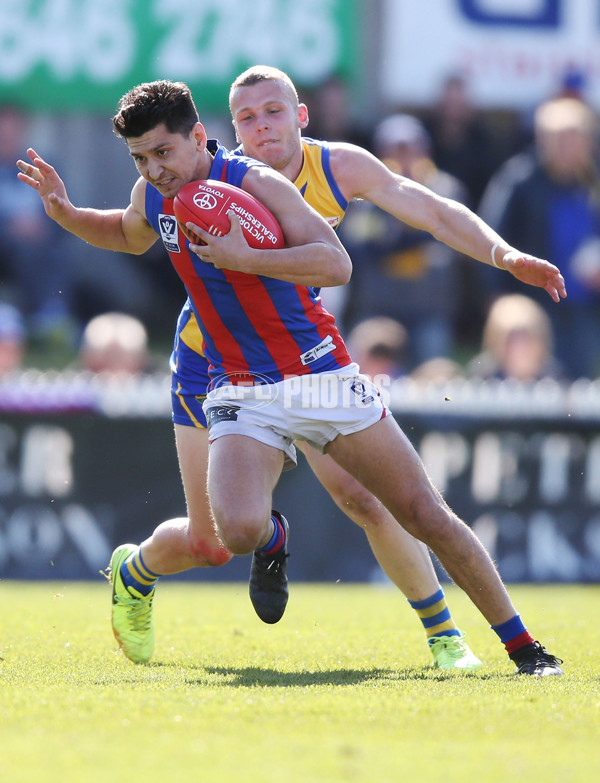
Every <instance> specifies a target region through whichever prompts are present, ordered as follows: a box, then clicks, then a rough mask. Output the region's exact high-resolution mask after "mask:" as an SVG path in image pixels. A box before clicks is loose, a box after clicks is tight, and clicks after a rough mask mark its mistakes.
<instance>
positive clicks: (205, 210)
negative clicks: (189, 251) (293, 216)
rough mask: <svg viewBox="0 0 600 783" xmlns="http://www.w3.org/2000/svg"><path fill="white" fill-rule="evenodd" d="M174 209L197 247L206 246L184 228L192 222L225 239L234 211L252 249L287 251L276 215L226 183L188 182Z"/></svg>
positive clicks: (178, 196)
mask: <svg viewBox="0 0 600 783" xmlns="http://www.w3.org/2000/svg"><path fill="white" fill-rule="evenodd" d="M173 209H174V212H175V217H176V218H177V222H178V224H179V227H180V228H181V230H182V231H183V233H184V234H185V236H186V237H187V238H188V239H189V240H190V242H193V243H194V244H196V245H202V244H204V243H203V242H202V241H201V240H200V239H199V237H198V236H196V234H194V233H193V232H192V231H190V229H189V228H187V227H186V225H185V224H186V223H188V222H192V223H195V224H196V225H197V226H200V227H201V228H203V229H204V230H205V231H208V232H209V233H210V234H214V235H215V236H223V234H227V233H228V232H229V228H230V222H229V218H228V217H227V211H228V210H230V209H231V210H233V211H234V212H235V213H236V214H237V215H238V217H239V218H240V220H241V224H242V231H243V232H244V236H245V237H246V241H247V242H248V244H249V245H250V247H255V248H278V247H285V241H284V239H283V232H282V230H281V228H280V226H279V223H278V222H277V220H276V218H275V217H274V216H273V214H272V213H271V212H270V211H269V210H268V209H267V208H266V207H265V206H264V205H263V204H261V203H260V201H259V200H258V199H256V198H254V196H252V195H251V194H250V193H247V192H246V191H245V190H242V189H241V188H237V187H236V186H235V185H229V184H228V183H227V182H219V181H218V180H215V179H199V180H196V181H195V182H188V184H187V185H184V186H183V187H182V188H181V190H180V191H179V193H178V194H177V195H176V196H175V200H174V202H173Z"/></svg>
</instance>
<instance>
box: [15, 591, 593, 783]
mask: <svg viewBox="0 0 600 783" xmlns="http://www.w3.org/2000/svg"><path fill="white" fill-rule="evenodd" d="M511 593H512V595H513V598H514V600H515V602H516V604H517V606H518V608H519V610H520V611H521V614H522V615H523V618H524V619H525V621H526V623H527V624H528V625H529V627H530V630H531V631H532V632H533V633H534V635H535V636H536V637H537V638H539V639H540V640H541V641H542V642H543V643H544V644H546V645H547V646H548V648H549V649H550V650H551V651H553V652H556V654H559V655H560V656H561V657H563V658H564V659H565V665H564V667H565V671H566V674H565V676H564V677H549V678H544V679H535V678H529V677H515V676H514V675H513V665H512V664H511V663H509V662H508V661H507V659H506V657H505V655H504V651H503V648H502V646H501V645H500V644H499V642H498V641H497V639H496V637H495V635H494V634H493V633H492V632H491V631H490V630H489V628H488V627H487V625H486V623H485V622H484V621H483V619H482V618H481V617H480V616H479V615H478V614H477V612H476V611H475V610H474V609H473V607H472V606H471V604H470V603H469V602H468V601H467V600H466V598H465V597H464V596H463V594H462V593H461V592H460V591H458V590H456V589H453V588H447V595H448V598H449V603H450V605H451V608H452V609H453V612H454V615H455V617H456V618H457V620H458V622H459V623H460V624H461V626H462V627H463V628H464V629H465V630H466V631H467V632H468V639H469V642H470V644H471V646H472V648H473V650H474V651H475V652H476V653H477V654H478V655H479V656H480V657H482V658H483V659H484V662H485V667H484V669H482V670H481V671H480V672H478V673H471V674H462V675H461V674H458V673H454V672H449V673H446V672H439V671H436V670H434V669H432V668H431V666H429V664H430V654H429V651H428V650H427V648H426V647H425V644H424V634H423V631H422V630H421V628H420V625H419V623H418V622H417V620H416V618H415V616H414V613H413V612H412V610H411V609H410V608H409V607H408V605H407V604H406V602H405V600H404V599H403V598H402V597H401V596H400V595H399V594H398V593H397V592H396V591H395V590H393V589H391V588H388V587H376V586H366V585H364V586H361V585H341V584H337V585H326V586H321V585H317V586H312V585H293V586H292V595H291V598H290V603H289V606H288V610H287V613H286V616H285V617H284V619H283V620H282V621H281V622H280V623H279V624H278V625H276V626H265V625H263V624H262V623H261V622H260V621H259V620H258V619H257V618H256V616H255V615H254V612H253V610H252V607H251V605H250V603H249V599H248V597H247V594H246V586H245V585H241V584H240V585H208V584H203V585H192V584H183V583H176V582H173V581H171V582H169V581H168V580H163V583H162V584H161V585H160V587H159V591H158V592H157V598H156V602H155V607H156V623H157V644H156V652H155V658H154V661H153V663H152V664H151V665H149V666H135V665H133V664H131V663H130V662H129V661H127V660H126V659H125V658H124V657H123V655H122V654H121V653H120V652H119V651H118V650H117V648H116V643H115V642H114V640H113V637H112V633H111V630H110V623H109V610H110V606H109V604H110V599H109V596H110V588H109V586H108V585H106V584H102V583H98V584H87V583H86V584H82V583H66V584H54V583H52V584H51V583H37V584H36V583H34V584H32V583H16V582H0V605H1V607H2V609H1V620H0V627H1V635H0V656H1V660H0V781H6V783H37V781H44V783H58V781H60V782H61V783H71V781H74V782H76V783H95V782H96V781H98V782H100V781H102V783H106V782H107V781H118V780H124V781H136V783H138V782H139V781H148V783H158V782H159V781H160V782H161V781H169V783H170V782H171V781H173V783H180V782H182V783H185V782H186V781H202V783H207V782H210V783H212V782H213V781H214V782H215V783H255V782H256V783H259V782H260V783H282V781H283V782H285V783H316V782H317V781H318V782H319V783H337V781H352V782H355V781H356V782H357V783H363V782H364V783H371V781H374V782H377V783H387V781H406V783H422V782H423V781H424V782H425V783H429V781H432V782H433V781H435V783H439V782H441V781H444V783H454V782H455V781H456V782H457V783H458V781H460V783H469V781H481V783H496V782H497V783H506V781H507V780H515V779H519V780H527V781H534V780H537V781H543V783H574V782H578V781H586V783H589V782H590V781H594V780H598V779H599V777H600V663H599V657H600V623H599V622H598V619H597V613H598V608H599V607H600V587H597V586H589V587H578V586H552V587H544V586H540V587H513V588H511Z"/></svg>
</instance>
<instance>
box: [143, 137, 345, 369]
mask: <svg viewBox="0 0 600 783" xmlns="http://www.w3.org/2000/svg"><path fill="white" fill-rule="evenodd" d="M209 150H210V152H211V153H212V154H213V155H214V161H213V164H212V167H211V170H210V174H209V177H208V178H210V179H216V180H221V181H223V182H228V183H230V184H232V185H237V186H238V187H240V186H241V182H242V179H243V177H244V174H245V173H246V172H247V171H248V169H249V168H250V167H252V166H263V165H264V164H262V163H258V162H257V161H254V160H251V159H250V158H245V157H243V156H239V155H234V154H232V153H230V152H229V151H228V150H226V149H225V147H223V146H222V145H221V144H219V143H218V142H216V141H215V140H210V141H209ZM146 217H147V219H148V221H149V223H150V224H151V225H152V226H153V228H154V229H155V231H156V232H157V233H158V234H159V236H160V237H161V238H162V240H163V244H164V245H165V248H166V249H167V251H168V253H169V256H170V258H171V261H172V263H173V266H174V267H175V269H176V270H177V272H178V274H179V276H180V277H181V279H182V281H183V283H184V285H185V287H186V290H187V293H188V296H189V298H190V300H191V304H192V307H193V310H194V314H195V316H196V319H197V321H198V324H199V326H200V330H201V332H202V336H203V339H204V353H205V356H206V358H207V359H208V361H209V365H210V366H209V374H210V377H211V380H212V381H213V382H214V381H215V380H216V379H221V378H222V377H223V376H224V375H226V376H229V377H230V378H231V379H232V380H233V381H234V382H235V380H236V379H239V380H241V381H243V382H244V383H247V382H249V381H251V380H252V379H254V380H256V381H258V382H265V381H268V382H278V381H281V380H283V378H286V377H291V376H295V375H306V374H310V373H322V372H335V371H336V370H339V369H340V368H342V367H345V366H346V365H348V364H350V363H351V359H350V357H349V355H348V352H347V350H346V346H345V345H344V342H343V340H342V338H341V336H340V334H339V332H338V330H337V327H336V326H335V321H334V318H333V316H332V315H331V314H330V313H328V312H327V311H326V310H325V309H324V308H323V306H322V305H321V301H320V298H319V296H318V292H317V291H315V289H313V288H311V287H309V286H302V285H295V284H293V283H287V282H285V281H282V280H275V279H273V278H270V277H265V276H262V275H252V274H245V273H243V272H233V271H230V270H226V269H216V268H215V267H214V266H213V265H212V264H209V263H205V262H203V261H201V260H200V259H199V258H198V257H197V256H196V255H195V254H194V253H191V252H190V250H189V243H188V241H187V240H186V239H185V237H184V236H183V234H182V233H181V232H180V231H179V229H178V226H177V221H176V220H175V217H174V213H173V201H172V199H166V198H163V196H161V195H160V193H159V192H158V191H157V190H156V188H154V187H153V186H152V185H150V184H149V183H147V184H146ZM273 252H277V251H273Z"/></svg>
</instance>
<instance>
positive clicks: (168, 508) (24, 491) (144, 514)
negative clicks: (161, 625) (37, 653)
mask: <svg viewBox="0 0 600 783" xmlns="http://www.w3.org/2000/svg"><path fill="white" fill-rule="evenodd" d="M398 420H399V422H400V424H401V426H402V427H403V429H404V431H405V432H406V433H407V434H408V436H409V437H410V439H411V440H412V442H413V443H414V445H415V447H416V448H417V449H418V450H419V452H420V453H421V455H422V457H423V460H424V462H425V464H426V466H427V469H428V471H429V473H430V475H431V477H432V479H433V480H434V483H435V484H436V485H437V486H438V487H439V488H440V490H441V491H442V492H443V494H444V496H445V498H446V499H447V501H448V502H449V504H450V505H451V507H453V508H454V509H455V511H456V512H457V513H458V514H459V515H460V516H462V517H463V518H464V519H465V520H466V521H467V522H468V523H469V524H470V525H471V526H472V527H473V528H474V529H475V530H476V532H477V533H478V535H479V536H480V538H481V539H482V540H483V541H484V543H485V544H486V546H487V548H488V550H489V551H490V553H491V555H492V557H493V558H494V560H495V561H496V563H497V564H498V568H499V570H500V573H501V574H502V576H503V578H504V579H505V580H506V581H508V582H597V581H600V421H598V420H596V421H594V422H582V421H579V422H578V421H577V420H576V419H574V418H568V417H563V418H551V417H544V418H540V417H538V418H529V419H527V420H526V421H525V420H515V419H512V420H511V419H510V418H498V417H496V418H493V417H490V416H478V415H475V416H464V417H460V416H459V417H451V418H448V417H444V416H439V415H435V416H431V415H426V414H415V413H409V414H406V413H400V414H398ZM200 480H203V477H201V479H200ZM274 506H275V507H276V508H278V509H281V510H282V511H283V512H284V513H285V514H286V516H287V517H288V519H289V521H290V524H291V526H292V538H291V541H292V545H291V557H290V576H291V578H292V579H294V580H297V581H301V580H305V581H336V580H342V581H373V580H381V579H383V578H384V577H383V574H382V572H381V571H380V570H379V568H378V566H377V563H376V561H375V559H374V557H373V555H372V553H371V551H370V549H369V547H368V545H367V540H366V536H365V535H364V533H363V531H362V530H361V529H360V528H359V527H358V526H357V525H355V524H354V523H352V522H351V521H350V520H349V519H348V517H346V516H345V515H344V514H343V513H342V512H341V511H340V510H339V509H338V508H337V506H336V505H335V504H334V502H333V501H332V499H331V498H330V497H329V496H328V495H327V493H326V492H325V490H324V489H323V488H322V487H321V486H320V484H319V483H318V482H317V480H316V478H315V477H314V475H313V474H312V473H311V472H310V470H309V468H308V467H307V465H306V463H305V461H304V460H303V459H302V458H301V459H300V463H299V466H298V468H296V469H295V470H292V471H288V472H286V473H284V474H283V475H282V477H281V480H280V482H279V485H278V487H277V488H276V492H275V498H274ZM184 515H185V501H184V496H183V490H182V486H181V480H180V477H179V471H178V467H177V458H176V454H175V445H174V437H173V429H172V425H171V422H170V421H169V419H168V417H166V416H165V417H161V418H156V417H154V418H142V417H137V418H136V417H129V416H125V417H121V418H114V419H112V418H106V417H104V416H101V415H96V414H93V413H73V414H70V415H58V414H57V415H46V414H31V415H27V414H22V415H21V414H10V415H6V416H3V419H2V422H1V423H0V578H2V579H10V578H19V579H99V578H101V577H100V576H99V571H100V570H101V569H103V568H105V567H106V565H107V563H108V561H109V558H110V554H111V552H112V550H113V549H114V548H115V547H116V546H117V545H118V544H121V543H124V542H126V541H133V542H140V541H142V540H144V539H145V538H146V537H147V536H148V535H149V534H150V533H151V532H152V530H153V529H154V528H155V527H156V525H157V524H159V523H160V522H162V521H164V520H166V519H171V518H174V517H181V516H184ZM332 552H333V553H335V554H334V556H332ZM249 567H250V558H249V557H237V558H234V559H233V560H232V561H231V562H230V563H228V564H227V565H226V566H223V567H221V568H206V569H196V570H194V571H192V572H189V573H188V574H187V575H186V576H185V577H183V578H187V579H200V580H205V579H206V580H221V581H238V580H242V581H246V580H247V578H248V573H249ZM441 574H442V576H444V575H443V572H441ZM178 578H181V577H178Z"/></svg>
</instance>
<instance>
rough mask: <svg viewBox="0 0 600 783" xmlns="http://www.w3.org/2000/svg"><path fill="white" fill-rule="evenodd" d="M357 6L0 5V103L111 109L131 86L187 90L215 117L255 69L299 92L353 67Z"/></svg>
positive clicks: (258, 0)
mask: <svg viewBox="0 0 600 783" xmlns="http://www.w3.org/2000/svg"><path fill="white" fill-rule="evenodd" d="M359 6H360V3H359V2H358V0H18V2H15V0H0V102H12V101H18V102H19V103H21V104H22V105H25V106H27V107H30V108H32V109H36V110H51V111H62V110H78V109H82V110H85V111H112V110H113V109H114V106H115V103H116V101H117V100H118V98H119V97H120V96H121V95H122V94H123V93H124V92H126V91H127V90H128V89H129V88H130V87H132V86H133V85H134V84H138V83H139V82H143V81H149V80H152V79H159V78H169V79H177V80H182V81H185V82H187V83H188V84H189V85H190V87H191V88H192V90H193V92H194V94H195V96H196V98H197V100H198V101H201V102H202V105H203V107H204V108H205V109H208V110H212V109H215V110H222V109H223V98H224V96H226V95H227V92H228V89H229V85H230V83H231V81H232V80H233V78H235V76H237V74H238V73H239V72H240V71H242V70H243V69H244V68H246V67H248V66H249V65H253V64H256V63H264V64H267V65H275V66H277V67H279V68H282V69H283V70H285V71H287V72H288V73H289V74H290V75H291V76H292V78H293V79H294V80H295V81H296V82H297V83H298V84H300V85H305V86H309V85H311V84H314V83H317V82H319V81H320V80H322V79H324V78H326V77H327V76H329V75H330V74H332V73H339V74H342V75H345V76H346V77H348V78H349V79H350V80H352V78H353V77H354V75H355V74H356V73H357V69H358V68H360V59H361V58H360V55H359V51H358V48H359V47H358V31H359V29H360V23H359V20H358V19H357V16H358V13H359Z"/></svg>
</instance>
